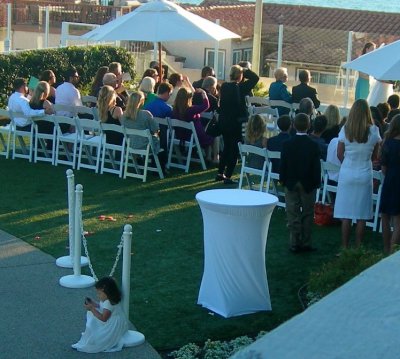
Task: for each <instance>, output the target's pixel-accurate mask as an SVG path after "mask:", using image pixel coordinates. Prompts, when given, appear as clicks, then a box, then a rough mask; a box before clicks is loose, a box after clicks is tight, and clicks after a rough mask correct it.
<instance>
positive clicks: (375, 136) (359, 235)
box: [334, 99, 381, 248]
mask: <svg viewBox="0 0 400 359" xmlns="http://www.w3.org/2000/svg"><path fill="white" fill-rule="evenodd" d="M380 141H381V137H380V135H379V129H378V127H376V126H375V125H374V124H373V121H372V117H371V112H370V109H369V106H368V103H367V101H365V100H362V99H359V100H357V101H356V102H354V104H353V106H352V108H351V110H350V113H349V117H348V120H347V122H346V124H345V125H344V126H343V127H342V129H341V130H340V133H339V143H338V149H337V156H338V158H339V160H340V161H341V162H342V165H341V167H340V171H339V179H338V189H337V196H336V201H335V211H334V217H335V218H340V219H342V246H343V248H348V246H349V239H350V231H351V223H352V220H355V221H356V222H357V226H356V246H357V247H358V246H359V245H360V244H361V242H362V239H363V236H364V232H365V222H366V220H368V219H371V218H372V217H373V212H372V159H373V158H377V154H378V146H379V142H380Z"/></svg>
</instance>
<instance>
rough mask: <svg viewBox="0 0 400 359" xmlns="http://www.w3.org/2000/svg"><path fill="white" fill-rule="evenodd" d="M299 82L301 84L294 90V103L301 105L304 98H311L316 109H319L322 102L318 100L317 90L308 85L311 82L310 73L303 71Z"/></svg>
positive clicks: (300, 73)
mask: <svg viewBox="0 0 400 359" xmlns="http://www.w3.org/2000/svg"><path fill="white" fill-rule="evenodd" d="M299 80H300V84H299V85H297V86H293V88H292V98H293V103H300V101H301V100H302V99H303V98H306V97H309V98H310V99H311V100H312V102H313V103H314V107H315V108H318V107H319V105H320V104H321V102H320V101H319V99H318V93H317V90H316V89H315V88H314V87H311V86H309V85H308V83H309V82H310V80H311V74H310V71H308V70H301V71H300V72H299Z"/></svg>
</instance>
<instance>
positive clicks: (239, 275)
mask: <svg viewBox="0 0 400 359" xmlns="http://www.w3.org/2000/svg"><path fill="white" fill-rule="evenodd" d="M196 199H197V201H198V203H199V205H200V208H201V212H202V215H203V223H204V273H203V278H202V281H201V286H200V291H199V297H198V301H197V303H198V304H200V305H202V306H203V307H206V308H208V309H211V310H212V311H213V312H215V313H218V314H220V315H222V316H223V317H225V318H227V317H231V316H236V315H242V314H248V313H253V312H257V311H263V310H271V301H270V297H269V290H268V282H267V271H266V267H265V249H266V244H267V234H268V227H269V221H270V219H271V214H272V211H273V209H274V208H275V206H276V203H277V202H278V198H277V197H275V196H273V195H270V194H267V193H264V192H256V191H248V190H239V189H217V190H209V191H203V192H200V193H198V194H197V195H196Z"/></svg>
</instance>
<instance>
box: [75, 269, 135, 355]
mask: <svg viewBox="0 0 400 359" xmlns="http://www.w3.org/2000/svg"><path fill="white" fill-rule="evenodd" d="M95 287H96V292H97V297H98V298H99V300H100V302H98V303H97V302H95V301H94V300H93V299H91V298H86V300H85V308H86V309H87V316H86V329H85V331H84V332H83V333H82V337H81V339H80V340H79V341H78V342H77V343H76V344H72V348H74V349H76V350H78V351H80V352H85V353H100V352H115V351H120V350H121V349H122V347H123V346H124V342H123V336H124V334H125V333H126V332H127V331H128V320H127V318H126V316H125V313H124V311H123V309H122V307H121V304H120V302H121V292H120V291H119V289H118V287H117V284H116V282H115V280H114V279H113V278H111V277H105V278H102V279H100V280H99V281H98V282H97V283H96V284H95Z"/></svg>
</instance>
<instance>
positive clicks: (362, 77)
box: [355, 42, 376, 100]
mask: <svg viewBox="0 0 400 359" xmlns="http://www.w3.org/2000/svg"><path fill="white" fill-rule="evenodd" d="M375 48H376V45H375V44H374V43H373V42H367V43H366V44H365V45H364V48H363V49H362V52H361V56H362V55H365V54H367V53H368V52H371V51H374V50H375ZM368 95H369V75H368V74H365V73H363V72H359V73H358V79H357V83H356V91H355V99H356V100H358V99H360V98H362V99H366V98H367V97H368Z"/></svg>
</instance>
